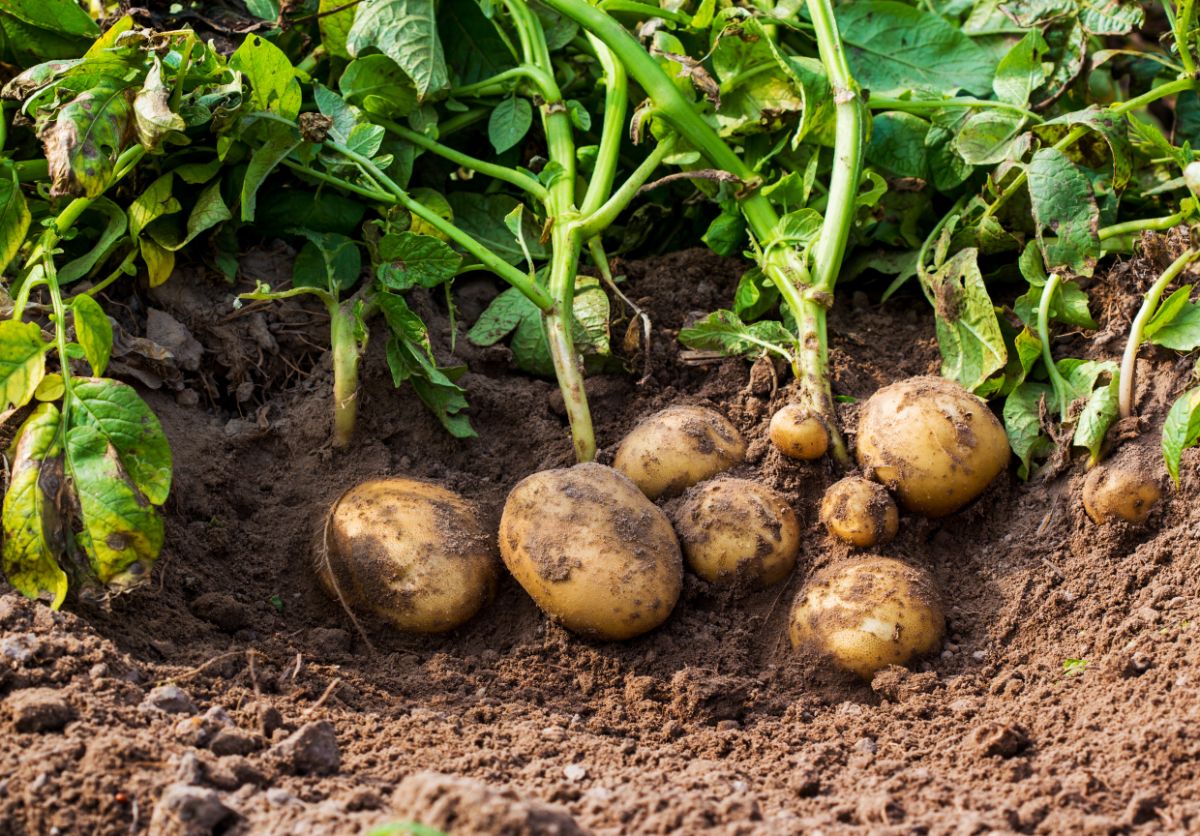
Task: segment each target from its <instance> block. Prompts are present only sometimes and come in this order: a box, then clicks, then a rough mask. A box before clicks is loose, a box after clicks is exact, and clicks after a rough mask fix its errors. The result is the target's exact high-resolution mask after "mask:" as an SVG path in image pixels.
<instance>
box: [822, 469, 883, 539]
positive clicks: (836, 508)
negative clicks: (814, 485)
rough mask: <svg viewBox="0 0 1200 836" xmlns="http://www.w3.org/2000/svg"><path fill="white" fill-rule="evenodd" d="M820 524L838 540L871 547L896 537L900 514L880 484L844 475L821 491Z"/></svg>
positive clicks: (859, 477)
mask: <svg viewBox="0 0 1200 836" xmlns="http://www.w3.org/2000/svg"><path fill="white" fill-rule="evenodd" d="M821 522H822V523H824V525H825V528H827V529H828V530H829V533H830V534H832V535H833V536H834V537H837V538H838V539H839V540H844V541H846V542H847V543H849V544H850V545H852V546H858V547H859V548H871V547H872V546H878V545H879V544H881V543H886V542H887V541H888V540H891V539H892V538H893V537H895V536H896V532H897V531H899V530H900V513H899V512H898V511H897V510H896V503H895V502H894V501H893V500H892V495H891V494H890V493H888V491H887V488H885V487H884V486H883V485H880V484H879V483H877V482H872V481H871V480H870V479H864V478H862V477H861V476H847V477H846V478H845V479H842V480H840V481H838V482H834V483H833V484H832V485H830V486H829V489H828V490H827V491H825V498H824V499H822V500H821Z"/></svg>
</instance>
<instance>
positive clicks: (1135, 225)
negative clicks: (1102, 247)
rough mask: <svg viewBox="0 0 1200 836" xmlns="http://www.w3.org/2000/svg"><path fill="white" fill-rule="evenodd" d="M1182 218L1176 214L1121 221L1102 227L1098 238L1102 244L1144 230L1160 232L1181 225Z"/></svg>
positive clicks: (1181, 214) (1181, 213) (1182, 216)
mask: <svg viewBox="0 0 1200 836" xmlns="http://www.w3.org/2000/svg"><path fill="white" fill-rule="evenodd" d="M1184 217H1185V216H1184V213H1183V212H1176V213H1175V214H1174V215H1167V216H1166V217H1164V218H1138V219H1137V220H1133V221H1123V222H1122V223H1119V224H1113V225H1112V226H1106V227H1103V228H1102V229H1101V230H1100V233H1099V238H1100V240H1101V241H1102V242H1103V241H1107V240H1109V239H1110V238H1122V237H1124V236H1126V235H1133V234H1134V233H1137V232H1144V231H1146V230H1152V231H1155V232H1162V231H1163V230H1167V229H1170V228H1171V227H1173V226H1176V225H1177V224H1180V223H1182V222H1183V219H1184Z"/></svg>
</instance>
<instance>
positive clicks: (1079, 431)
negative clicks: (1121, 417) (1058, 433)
mask: <svg viewBox="0 0 1200 836" xmlns="http://www.w3.org/2000/svg"><path fill="white" fill-rule="evenodd" d="M1118 385H1119V378H1118V376H1117V375H1115V374H1114V375H1113V376H1112V379H1111V380H1110V381H1109V382H1108V383H1107V384H1105V385H1102V386H1099V387H1097V388H1096V389H1094V390H1093V391H1092V394H1091V395H1090V396H1089V397H1088V400H1087V403H1086V404H1084V407H1083V411H1082V412H1080V413H1079V418H1078V420H1077V422H1076V424H1075V437H1074V438H1073V439H1072V442H1071V443H1072V444H1074V445H1075V446H1076V447H1086V448H1087V449H1088V452H1089V453H1090V454H1091V455H1090V457H1089V459H1088V461H1089V464H1092V465H1094V464H1096V463H1097V462H1098V461H1100V447H1101V445H1102V444H1103V443H1104V436H1105V435H1107V434H1108V430H1109V428H1110V427H1112V425H1113V424H1114V423H1115V422H1116V420H1117V415H1118V410H1119V403H1118Z"/></svg>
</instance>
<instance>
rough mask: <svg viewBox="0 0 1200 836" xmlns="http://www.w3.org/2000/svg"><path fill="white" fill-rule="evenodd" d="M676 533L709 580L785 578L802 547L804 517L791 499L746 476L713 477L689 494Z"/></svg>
mask: <svg viewBox="0 0 1200 836" xmlns="http://www.w3.org/2000/svg"><path fill="white" fill-rule="evenodd" d="M674 517H675V533H676V534H678V535H679V543H680V545H681V546H683V554H684V557H685V558H686V559H687V564H688V566H690V567H692V571H694V572H695V573H696V574H697V575H699V576H700V577H702V578H704V580H706V581H708V582H709V583H714V584H729V583H732V582H734V581H735V580H737V579H738V578H747V579H749V580H751V581H752V582H753V583H754V584H755V585H757V586H770V585H771V584H773V583H777V582H778V581H781V580H783V579H784V578H786V577H787V576H788V574H789V573H790V572H791V571H792V568H793V567H794V566H795V565H796V556H797V555H798V554H799V553H800V521H799V520H798V519H797V518H796V512H795V511H793V510H792V508H791V506H790V505H788V504H787V501H786V500H785V499H784V498H783V497H782V496H780V495H779V494H778V493H776V492H775V491H773V490H771V489H770V488H768V487H767V486H766V485H762V484H759V483H758V482H751V481H749V480H747V479H728V478H720V479H713V480H712V481H709V482H704V483H703V484H700V485H697V486H696V487H694V488H692V489H691V490H689V491H688V492H687V494H685V495H684V499H683V502H682V504H681V505H680V506H679V507H678V508H677V509H676V511H675V514H674Z"/></svg>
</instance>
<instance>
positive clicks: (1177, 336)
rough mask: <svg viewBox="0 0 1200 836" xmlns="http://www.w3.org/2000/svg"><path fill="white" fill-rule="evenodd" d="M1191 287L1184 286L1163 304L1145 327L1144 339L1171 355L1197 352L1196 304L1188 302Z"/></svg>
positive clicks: (1199, 318) (1199, 312)
mask: <svg viewBox="0 0 1200 836" xmlns="http://www.w3.org/2000/svg"><path fill="white" fill-rule="evenodd" d="M1191 292H1192V286H1191V285H1184V286H1183V287H1181V288H1179V289H1178V290H1176V291H1175V292H1174V293H1172V294H1171V295H1170V296H1169V297H1167V299H1166V301H1164V302H1163V303H1162V304H1161V305H1159V308H1158V310H1157V311H1155V312H1154V316H1153V317H1152V318H1151V319H1150V321H1149V322H1147V323H1146V328H1145V331H1144V334H1145V337H1146V339H1147V340H1149V341H1150V342H1152V343H1154V344H1155V345H1161V346H1162V347H1163V348H1170V349H1173V350H1175V351H1194V350H1195V349H1197V348H1200V304H1197V303H1196V302H1191V301H1189V297H1190V296H1191Z"/></svg>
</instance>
